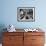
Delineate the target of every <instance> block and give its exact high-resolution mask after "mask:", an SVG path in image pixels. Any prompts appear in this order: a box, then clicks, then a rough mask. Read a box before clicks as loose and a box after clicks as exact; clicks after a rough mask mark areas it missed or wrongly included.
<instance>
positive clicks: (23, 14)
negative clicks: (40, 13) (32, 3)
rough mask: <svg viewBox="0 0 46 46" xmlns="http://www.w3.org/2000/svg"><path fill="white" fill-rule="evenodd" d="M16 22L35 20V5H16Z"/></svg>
mask: <svg viewBox="0 0 46 46" xmlns="http://www.w3.org/2000/svg"><path fill="white" fill-rule="evenodd" d="M17 21H18V22H34V21H35V7H18V8H17Z"/></svg>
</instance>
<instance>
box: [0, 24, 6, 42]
mask: <svg viewBox="0 0 46 46" xmlns="http://www.w3.org/2000/svg"><path fill="white" fill-rule="evenodd" d="M4 28H6V27H5V25H4V24H0V43H2V36H3V34H2V33H3V32H5V31H6V30H4Z"/></svg>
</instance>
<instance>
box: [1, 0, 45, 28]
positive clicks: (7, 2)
mask: <svg viewBox="0 0 46 46" xmlns="http://www.w3.org/2000/svg"><path fill="white" fill-rule="evenodd" d="M45 4H46V0H20V1H19V0H0V12H1V13H0V27H1V26H2V27H7V26H8V25H9V24H13V25H14V26H15V27H16V28H20V29H23V28H37V27H40V28H46V5H45ZM17 7H35V22H18V21H17Z"/></svg>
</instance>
